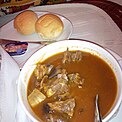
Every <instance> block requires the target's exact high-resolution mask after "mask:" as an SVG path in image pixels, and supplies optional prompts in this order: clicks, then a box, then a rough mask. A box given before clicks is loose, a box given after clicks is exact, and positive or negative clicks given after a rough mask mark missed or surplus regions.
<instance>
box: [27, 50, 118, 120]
mask: <svg viewBox="0 0 122 122" xmlns="http://www.w3.org/2000/svg"><path fill="white" fill-rule="evenodd" d="M40 67H41V68H40ZM42 67H43V68H42ZM47 67H48V68H47ZM44 69H45V70H46V71H45V70H44ZM47 69H48V70H47ZM40 93H41V94H40ZM96 94H99V105H100V111H101V114H102V117H103V118H104V117H105V116H106V115H107V114H108V112H109V111H110V109H111V107H112V105H113V103H114V101H115V98H116V94H117V82H116V78H115V75H114V73H113V71H112V69H111V68H110V67H109V65H108V64H107V63H105V62H104V61H103V60H101V59H100V58H99V57H98V56H95V55H93V54H90V53H87V52H81V51H73V52H70V51H66V52H62V53H59V54H56V55H53V56H51V57H49V58H48V59H46V60H45V61H43V62H41V63H38V64H37V67H36V69H35V70H34V72H33V74H32V75H31V77H30V80H29V84H28V91H27V95H28V101H29V103H30V106H31V108H32V110H33V111H34V113H35V114H36V115H37V116H38V117H39V118H40V120H43V121H44V122H94V111H95V96H96Z"/></svg>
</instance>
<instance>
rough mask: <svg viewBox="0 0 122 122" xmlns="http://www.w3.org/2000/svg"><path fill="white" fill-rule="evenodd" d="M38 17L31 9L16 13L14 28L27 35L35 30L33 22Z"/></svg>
mask: <svg viewBox="0 0 122 122" xmlns="http://www.w3.org/2000/svg"><path fill="white" fill-rule="evenodd" d="M37 19H38V16H37V14H36V13H34V12H33V11H31V10H26V11H24V12H22V13H20V14H18V15H17V16H16V17H15V19H14V28H15V29H17V31H18V32H20V33H21V34H24V35H29V34H32V33H34V32H35V23H36V21H37Z"/></svg>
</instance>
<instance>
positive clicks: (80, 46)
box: [18, 40, 122, 122]
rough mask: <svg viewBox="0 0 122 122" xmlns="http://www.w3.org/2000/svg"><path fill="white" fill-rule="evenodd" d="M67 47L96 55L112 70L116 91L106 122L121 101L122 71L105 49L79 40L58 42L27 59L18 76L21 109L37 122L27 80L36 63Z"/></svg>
mask: <svg viewBox="0 0 122 122" xmlns="http://www.w3.org/2000/svg"><path fill="white" fill-rule="evenodd" d="M67 47H68V49H69V50H81V51H86V52H90V53H93V54H96V55H98V56H99V57H100V58H102V59H103V60H104V61H105V62H106V63H107V64H109V66H110V67H111V68H112V69H113V71H114V73H115V76H116V78H117V86H118V91H117V97H116V100H115V102H114V105H113V106H112V108H111V111H110V112H109V114H108V115H107V116H106V117H105V118H104V119H103V122H107V121H108V120H110V119H111V118H112V117H113V115H114V114H115V113H116V112H117V110H118V108H119V106H120V103H121V100H122V70H121V67H120V65H119V63H118V62H117V60H116V59H115V57H114V56H113V55H112V54H111V53H109V52H108V51H107V50H106V49H105V48H103V47H101V46H99V45H97V44H95V43H92V42H89V41H80V40H64V41H59V42H55V43H52V44H50V45H47V46H45V47H43V48H41V49H40V50H38V51H37V52H36V53H35V54H33V55H32V56H31V57H30V58H29V60H28V61H27V62H26V63H25V65H24V67H23V69H22V71H21V73H20V76H19V81H18V95H19V101H20V103H21V105H22V108H23V109H24V111H25V113H26V114H27V115H28V116H29V118H30V119H31V120H32V121H34V122H36V121H37V122H38V121H39V119H38V117H36V115H35V114H34V113H33V111H32V110H31V108H30V106H29V104H28V101H27V85H28V81H29V78H30V76H31V74H32V72H33V70H34V68H35V67H36V65H35V64H36V63H37V62H38V61H43V60H45V59H46V58H47V57H49V56H51V55H54V54H56V53H58V52H64V51H66V49H67Z"/></svg>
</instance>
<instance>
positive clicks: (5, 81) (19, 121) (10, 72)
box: [0, 46, 31, 122]
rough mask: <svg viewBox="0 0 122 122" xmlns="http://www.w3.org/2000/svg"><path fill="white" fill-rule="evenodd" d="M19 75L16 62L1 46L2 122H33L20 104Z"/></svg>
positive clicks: (0, 92) (0, 105)
mask: <svg viewBox="0 0 122 122" xmlns="http://www.w3.org/2000/svg"><path fill="white" fill-rule="evenodd" d="M19 73H20V69H19V67H18V65H17V63H16V62H15V60H14V59H13V58H12V57H11V56H9V54H8V53H6V52H5V51H4V49H3V48H2V47H1V46H0V122H31V121H30V120H29V118H28V117H27V116H26V114H25V113H24V111H23V110H22V109H21V106H20V104H19V102H18V97H17V82H16V81H17V78H18V76H19Z"/></svg>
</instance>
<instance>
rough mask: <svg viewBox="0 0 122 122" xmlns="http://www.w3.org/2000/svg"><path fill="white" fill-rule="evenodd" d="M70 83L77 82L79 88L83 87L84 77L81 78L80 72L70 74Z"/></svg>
mask: <svg viewBox="0 0 122 122" xmlns="http://www.w3.org/2000/svg"><path fill="white" fill-rule="evenodd" d="M68 78H69V83H75V84H76V85H78V87H79V88H82V85H83V83H84V78H82V79H81V77H80V74H79V73H74V74H68Z"/></svg>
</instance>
